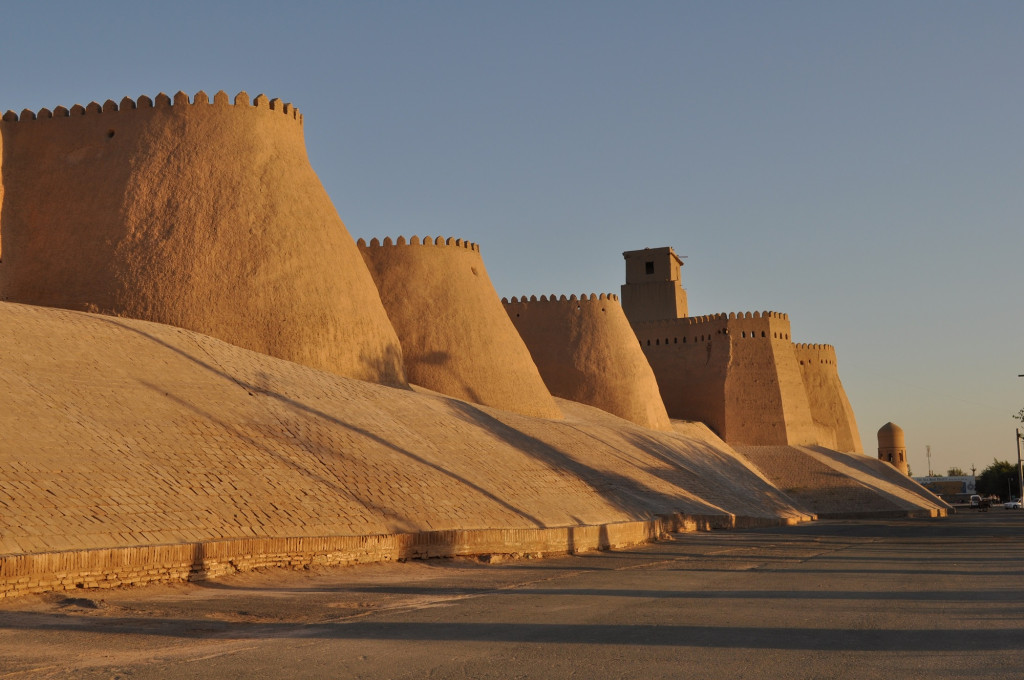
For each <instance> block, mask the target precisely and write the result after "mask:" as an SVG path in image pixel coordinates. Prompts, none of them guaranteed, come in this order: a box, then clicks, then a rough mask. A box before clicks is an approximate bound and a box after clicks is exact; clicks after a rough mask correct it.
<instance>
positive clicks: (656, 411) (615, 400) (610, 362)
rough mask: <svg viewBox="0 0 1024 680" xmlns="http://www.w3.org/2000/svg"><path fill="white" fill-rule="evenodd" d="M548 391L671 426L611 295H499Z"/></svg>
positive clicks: (634, 418)
mask: <svg viewBox="0 0 1024 680" xmlns="http://www.w3.org/2000/svg"><path fill="white" fill-rule="evenodd" d="M502 302H503V303H504V305H505V311H506V312H508V315H509V318H510V319H512V323H513V324H515V327H516V330H517V331H519V335H520V336H522V338H523V341H524V342H526V346H527V348H529V350H530V354H531V355H532V356H533V360H534V363H536V364H537V368H538V369H539V370H540V374H541V377H542V378H544V383H545V384H546V385H547V386H548V389H549V390H551V394H553V395H555V396H556V397H562V398H563V399H570V400H572V401H578V402H580V403H583V404H588V405H590V406H594V407H597V408H599V409H602V410H604V411H608V412H609V413H613V414H615V415H617V416H619V417H620V418H625V419H626V420H629V421H632V422H634V423H636V424H638V425H642V426H644V427H649V428H653V429H657V430H666V431H668V430H671V429H672V425H671V422H670V421H669V418H668V413H666V412H665V404H664V403H663V402H662V400H661V393H660V392H659V390H658V383H657V381H656V380H655V378H654V371H652V370H651V366H650V364H649V363H647V358H646V357H645V356H644V353H643V350H642V349H640V343H639V342H638V341H637V339H636V335H635V334H634V333H633V329H632V328H631V327H630V325H629V321H628V320H627V319H626V315H625V314H624V313H623V311H622V307H621V306H620V305H619V300H618V296H615V295H605V294H603V293H602V294H601V295H593V294H591V295H581V296H580V297H579V298H578V299H577V297H576V296H575V295H573V296H571V297H570V298H566V297H565V296H564V295H562V296H561V297H560V298H558V299H557V300H556V299H555V297H554V296H552V297H551V298H550V299H546V298H544V297H543V296H542V297H541V300H536V299H530V300H527V299H526V298H525V297H524V298H522V299H521V300H520V299H518V298H512V301H511V302H508V301H505V300H503V301H502Z"/></svg>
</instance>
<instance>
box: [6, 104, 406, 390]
mask: <svg viewBox="0 0 1024 680" xmlns="http://www.w3.org/2000/svg"><path fill="white" fill-rule="evenodd" d="M302 122H303V121H302V116H301V115H300V114H299V112H298V110H297V109H295V108H293V107H292V106H291V105H290V104H285V103H282V102H281V101H280V100H278V99H274V100H268V99H267V98H266V97H265V96H263V95H260V96H259V97H256V99H255V100H253V101H251V102H250V100H249V97H248V95H246V94H245V93H240V94H239V95H238V96H237V97H235V99H234V102H231V101H229V99H228V96H227V95H226V94H224V93H223V92H219V93H217V95H216V96H215V97H214V98H213V101H210V100H209V98H208V97H207V95H206V94H204V93H202V92H200V93H198V94H196V96H195V98H194V101H192V102H190V101H189V97H188V96H187V95H186V94H184V93H182V92H179V93H178V94H177V95H175V96H174V98H173V100H172V99H171V98H170V97H168V96H167V95H163V94H161V95H159V96H157V97H156V99H155V100H151V99H150V98H149V97H140V98H139V99H138V101H137V102H135V101H132V100H131V99H128V98H125V99H123V100H122V101H121V102H120V103H119V104H118V103H115V102H112V101H108V102H106V103H105V104H103V105H102V106H101V105H99V104H95V103H93V104H90V105H89V106H88V107H84V108H83V107H81V106H77V105H76V106H75V107H73V108H72V109H70V110H68V109H66V108H64V107H58V108H57V109H55V110H54V111H52V112H51V111H49V110H47V109H43V110H42V111H40V112H38V113H33V112H30V111H25V112H22V114H21V115H20V116H19V115H17V114H13V113H10V112H9V113H8V114H7V115H5V116H4V120H3V122H2V123H0V137H2V148H3V160H2V167H3V184H4V186H5V189H6V190H5V192H4V195H3V204H2V211H0V239H2V244H3V245H2V248H3V251H2V257H3V260H2V263H0V297H2V298H3V299H6V300H11V301H16V302H25V303H29V304H35V305H44V306H49V307H63V308H67V309H76V310H85V311H99V312H105V313H110V314H116V315H123V316H128V317H133V318H137V319H144V320H149V321H157V322H160V323H165V324H170V325H173V326H179V327H181V328H187V329H190V330H194V331H198V332H200V333H204V334H207V335H211V336H214V337H216V338H219V339H221V340H225V341H227V342H230V343H233V344H235V345H238V346H241V347H245V348H247V349H251V350H255V351H258V352H262V353H265V354H269V355H273V356H276V357H280V358H283V359H288V360H291V361H295V362H298V363H301V364H305V365H307V366H312V367H315V368H318V369H323V370H328V371H332V372H334V373H338V374H341V375H345V376H349V377H353V378H358V379H362V380H369V381H375V382H382V383H387V384H404V372H403V368H402V359H401V350H400V345H399V343H398V338H397V337H396V335H395V333H394V329H393V328H392V327H391V325H390V322H389V321H388V319H387V315H386V314H385V312H384V309H383V307H382V305H381V303H380V298H379V296H378V295H377V291H376V288H375V287H374V285H373V281H372V279H371V278H370V275H369V273H368V272H367V271H366V267H365V265H364V263H363V261H362V258H361V257H360V256H359V252H358V250H357V249H356V246H355V243H354V242H353V241H352V238H351V237H350V236H349V234H348V232H347V231H346V229H345V225H344V224H343V223H342V221H341V219H340V218H339V217H338V214H337V212H336V211H335V209H334V206H333V205H332V204H331V201H330V199H329V198H328V196H327V193H326V192H325V191H324V189H323V187H322V186H321V184H320V181H319V179H318V178H317V176H316V173H315V172H314V171H313V168H312V167H311V166H310V164H309V159H308V157H307V154H306V146H305V141H304V137H303V129H302Z"/></svg>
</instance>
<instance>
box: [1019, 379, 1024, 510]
mask: <svg viewBox="0 0 1024 680" xmlns="http://www.w3.org/2000/svg"><path fill="white" fill-rule="evenodd" d="M1017 377H1018V378H1024V373H1021V374H1019V375H1018V376H1017ZM1021 437H1024V435H1022V434H1021V433H1020V428H1019V427H1018V428H1017V483H1018V484H1019V485H1020V486H1019V488H1020V495H1019V496H1017V498H1019V499H1021V502H1022V503H1024V466H1022V465H1021V462H1020V440H1021Z"/></svg>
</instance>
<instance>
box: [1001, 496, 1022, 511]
mask: <svg viewBox="0 0 1024 680" xmlns="http://www.w3.org/2000/svg"><path fill="white" fill-rule="evenodd" d="M1003 507H1004V508H1006V509H1007V510H1020V499H1019V498H1011V499H1010V500H1008V501H1006V502H1005V503H1003Z"/></svg>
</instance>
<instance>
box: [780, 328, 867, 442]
mask: <svg viewBox="0 0 1024 680" xmlns="http://www.w3.org/2000/svg"><path fill="white" fill-rule="evenodd" d="M796 356H797V360H798V361H799V362H800V373H801V375H802V377H803V383H804V388H805V390H806V392H807V400H808V403H809V404H810V407H811V416H812V418H813V419H814V422H815V425H816V426H817V427H819V429H820V431H821V432H820V434H819V441H818V443H819V444H821V445H822V446H829V444H828V443H827V440H826V439H825V437H826V435H827V434H830V436H831V438H832V440H833V444H832V445H831V447H830V448H834V449H836V450H838V451H844V452H848V453H863V452H864V449H863V446H862V445H861V441H860V433H859V432H858V431H857V423H856V419H855V417H854V413H853V407H852V406H851V405H850V401H849V399H848V398H847V396H846V390H844V389H843V385H842V382H841V381H840V380H839V372H838V370H837V366H836V360H835V351H834V350H833V349H832V348H830V347H826V346H813V345H797V346H796Z"/></svg>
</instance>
